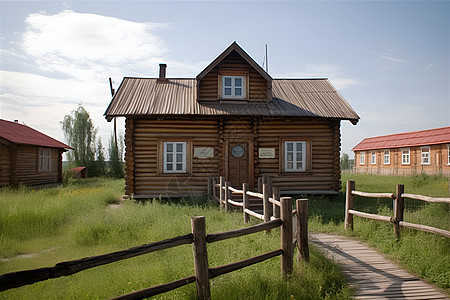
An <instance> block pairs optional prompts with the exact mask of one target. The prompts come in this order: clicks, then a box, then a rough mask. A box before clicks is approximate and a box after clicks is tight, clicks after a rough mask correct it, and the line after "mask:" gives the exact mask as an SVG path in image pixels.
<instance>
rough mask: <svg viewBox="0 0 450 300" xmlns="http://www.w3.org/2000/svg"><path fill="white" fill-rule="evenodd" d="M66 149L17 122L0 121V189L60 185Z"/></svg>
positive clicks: (63, 145) (66, 147)
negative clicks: (20, 186) (21, 185)
mask: <svg viewBox="0 0 450 300" xmlns="http://www.w3.org/2000/svg"><path fill="white" fill-rule="evenodd" d="M68 149H71V148H70V147H69V146H67V145H65V144H63V143H61V142H59V141H57V140H55V139H53V138H51V137H49V136H47V135H45V134H43V133H41V132H39V131H37V130H34V129H33V128H30V127H28V126H26V125H22V124H19V123H18V122H17V121H16V122H10V121H6V120H1V119H0V187H4V186H9V185H12V186H16V185H18V184H24V185H44V184H54V183H59V182H62V154H63V152H65V151H67V150H68Z"/></svg>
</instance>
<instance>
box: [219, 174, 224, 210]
mask: <svg viewBox="0 0 450 300" xmlns="http://www.w3.org/2000/svg"><path fill="white" fill-rule="evenodd" d="M224 181H225V178H224V177H223V176H220V178H219V184H220V191H219V192H220V193H219V205H220V210H223V198H224V196H223V195H224V190H223V186H224V184H225V183H224Z"/></svg>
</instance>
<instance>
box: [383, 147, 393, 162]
mask: <svg viewBox="0 0 450 300" xmlns="http://www.w3.org/2000/svg"><path fill="white" fill-rule="evenodd" d="M384 164H385V165H390V164H391V150H389V149H386V150H384Z"/></svg>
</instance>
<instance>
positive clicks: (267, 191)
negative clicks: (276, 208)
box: [263, 183, 272, 222]
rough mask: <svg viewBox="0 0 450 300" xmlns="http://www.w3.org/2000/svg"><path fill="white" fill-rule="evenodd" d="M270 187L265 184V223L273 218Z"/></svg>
mask: <svg viewBox="0 0 450 300" xmlns="http://www.w3.org/2000/svg"><path fill="white" fill-rule="evenodd" d="M269 197H270V186H269V184H268V183H264V184H263V208H264V222H269V221H270V217H271V216H272V205H270V202H269Z"/></svg>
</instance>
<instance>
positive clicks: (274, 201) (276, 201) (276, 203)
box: [269, 198, 281, 207]
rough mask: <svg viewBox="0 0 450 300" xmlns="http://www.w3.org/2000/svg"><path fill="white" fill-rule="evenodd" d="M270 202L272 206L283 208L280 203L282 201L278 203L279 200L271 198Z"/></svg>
mask: <svg viewBox="0 0 450 300" xmlns="http://www.w3.org/2000/svg"><path fill="white" fill-rule="evenodd" d="M269 202H270V203H272V204H275V205H278V206H280V207H281V203H280V201H278V200H275V199H273V198H269Z"/></svg>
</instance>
